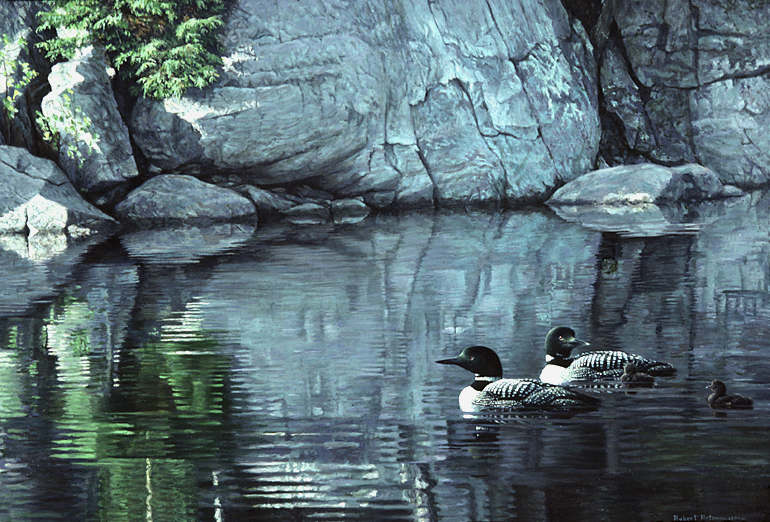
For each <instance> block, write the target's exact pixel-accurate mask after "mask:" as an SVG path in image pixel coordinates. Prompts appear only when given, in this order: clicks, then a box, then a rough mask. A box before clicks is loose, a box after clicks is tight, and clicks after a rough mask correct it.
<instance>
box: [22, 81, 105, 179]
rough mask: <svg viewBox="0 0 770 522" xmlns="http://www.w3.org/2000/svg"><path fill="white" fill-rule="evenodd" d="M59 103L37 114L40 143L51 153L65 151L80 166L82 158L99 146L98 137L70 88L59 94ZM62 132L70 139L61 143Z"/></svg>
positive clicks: (82, 161)
mask: <svg viewBox="0 0 770 522" xmlns="http://www.w3.org/2000/svg"><path fill="white" fill-rule="evenodd" d="M61 100H62V101H56V102H55V105H54V106H53V107H52V109H53V110H49V111H48V112H49V114H43V113H42V112H40V111H37V125H38V127H40V131H41V132H42V134H43V140H45V141H46V142H47V143H49V144H50V145H51V146H52V147H53V148H54V150H57V151H59V152H64V153H65V154H66V155H67V156H69V157H70V158H71V159H73V160H75V161H76V162H77V165H78V168H81V167H83V164H84V163H85V158H86V156H87V155H88V154H91V152H92V151H93V150H95V149H96V148H97V147H98V145H97V142H98V141H99V135H98V134H97V133H96V132H95V131H94V130H92V129H91V123H92V122H91V118H89V117H88V116H86V115H85V114H83V110H82V109H81V108H80V107H78V106H77V105H76V104H75V103H73V101H72V89H68V90H67V91H65V92H64V93H62V95H61ZM62 133H64V134H66V135H67V136H69V137H70V139H69V140H66V141H65V142H63V141H62Z"/></svg>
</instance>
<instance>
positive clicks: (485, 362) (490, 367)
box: [436, 346, 503, 379]
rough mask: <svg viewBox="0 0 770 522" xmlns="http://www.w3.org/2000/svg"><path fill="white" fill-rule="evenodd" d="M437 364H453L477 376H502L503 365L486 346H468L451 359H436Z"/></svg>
mask: <svg viewBox="0 0 770 522" xmlns="http://www.w3.org/2000/svg"><path fill="white" fill-rule="evenodd" d="M436 362H437V363H439V364H454V365H457V366H459V367H461V368H465V369H466V370H468V371H469V372H473V373H475V374H476V376H477V377H491V378H495V379H500V378H502V376H503V365H502V364H500V358H499V357H498V356H497V354H496V353H495V352H494V350H492V349H491V348H487V347H486V346H469V347H468V348H466V349H465V350H463V351H462V353H461V354H460V355H458V356H457V357H455V358H453V359H442V360H440V361H436Z"/></svg>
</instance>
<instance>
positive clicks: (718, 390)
mask: <svg viewBox="0 0 770 522" xmlns="http://www.w3.org/2000/svg"><path fill="white" fill-rule="evenodd" d="M708 388H709V389H711V390H713V391H714V395H715V396H716V397H721V396H723V395H726V394H727V386H725V383H723V382H722V381H711V385H710V386H708Z"/></svg>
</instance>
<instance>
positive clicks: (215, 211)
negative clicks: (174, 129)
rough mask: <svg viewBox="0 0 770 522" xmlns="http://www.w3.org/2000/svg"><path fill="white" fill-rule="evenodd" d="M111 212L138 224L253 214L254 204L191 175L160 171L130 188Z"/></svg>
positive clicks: (250, 215) (230, 217) (240, 217)
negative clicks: (158, 173)
mask: <svg viewBox="0 0 770 522" xmlns="http://www.w3.org/2000/svg"><path fill="white" fill-rule="evenodd" d="M115 212H116V213H117V214H118V216H119V217H120V218H122V219H125V220H126V221H130V222H133V223H137V224H142V225H145V224H147V225H163V224H175V223H177V224H178V223H181V222H185V223H193V222H217V221H231V220H238V219H243V218H248V217H252V216H255V215H256V208H255V207H254V204H253V203H252V202H251V201H249V200H248V199H246V198H245V197H243V196H241V195H240V194H238V193H236V192H234V191H232V190H230V189H227V188H224V187H217V186H216V185H211V184H209V183H204V182H202V181H200V180H198V179H196V178H194V177H192V176H184V175H174V174H168V175H162V176H157V177H155V178H152V179H150V180H149V181H146V182H145V183H143V184H142V185H141V186H140V187H138V188H136V189H134V190H133V191H132V192H131V193H130V194H129V195H128V196H127V197H126V199H125V200H123V201H122V202H121V203H120V204H119V205H117V207H115Z"/></svg>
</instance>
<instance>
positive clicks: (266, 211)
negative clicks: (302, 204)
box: [239, 185, 299, 218]
mask: <svg viewBox="0 0 770 522" xmlns="http://www.w3.org/2000/svg"><path fill="white" fill-rule="evenodd" d="M239 190H240V191H241V192H242V193H243V194H244V195H245V196H246V197H247V198H249V200H251V201H252V202H253V203H254V205H255V206H256V207H257V214H258V215H259V216H260V218H261V217H262V216H263V215H268V216H269V215H277V214H283V213H284V212H286V211H287V210H289V209H290V208H292V207H295V206H297V205H298V204H299V203H297V202H296V200H295V198H290V197H287V196H285V195H283V194H276V193H275V192H271V191H269V190H265V189H261V188H258V187H254V186H252V185H243V186H241V187H240V188H239Z"/></svg>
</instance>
